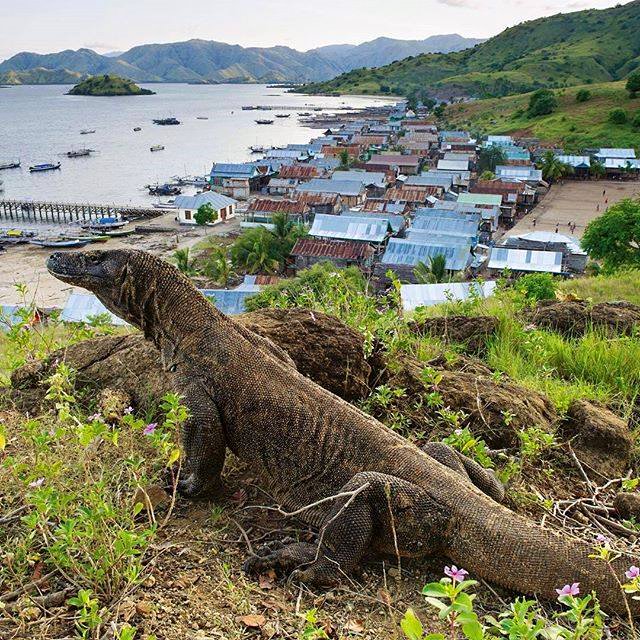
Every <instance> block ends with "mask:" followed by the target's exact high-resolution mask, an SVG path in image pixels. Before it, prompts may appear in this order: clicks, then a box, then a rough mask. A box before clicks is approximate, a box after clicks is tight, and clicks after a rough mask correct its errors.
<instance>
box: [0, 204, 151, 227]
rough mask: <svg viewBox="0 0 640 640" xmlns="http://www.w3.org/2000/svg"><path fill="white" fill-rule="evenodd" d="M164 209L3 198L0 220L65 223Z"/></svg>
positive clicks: (130, 216)
mask: <svg viewBox="0 0 640 640" xmlns="http://www.w3.org/2000/svg"><path fill="white" fill-rule="evenodd" d="M162 213H163V211H162V210H161V209H154V208H152V207H132V206H127V205H123V206H118V205H103V204H77V203H68V202H32V201H30V200H0V219H5V220H14V221H16V222H23V221H24V222H43V223H50V224H51V223H53V224H64V223H67V222H76V221H80V222H90V221H91V220H95V219H98V218H105V217H114V218H119V219H125V220H130V219H140V218H147V219H148V218H156V217H157V216H159V215H161V214H162Z"/></svg>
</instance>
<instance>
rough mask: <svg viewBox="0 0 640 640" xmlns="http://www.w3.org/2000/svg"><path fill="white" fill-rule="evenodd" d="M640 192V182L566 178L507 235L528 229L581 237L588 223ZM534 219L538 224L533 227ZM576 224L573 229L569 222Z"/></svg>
mask: <svg viewBox="0 0 640 640" xmlns="http://www.w3.org/2000/svg"><path fill="white" fill-rule="evenodd" d="M638 195H640V182H637V181H631V182H619V181H617V180H616V181H611V180H594V181H582V180H567V181H565V182H564V184H554V185H553V186H552V187H551V189H550V191H549V193H548V194H547V195H546V196H545V197H544V199H543V200H542V201H541V202H540V204H539V205H538V206H537V207H536V208H535V209H534V210H533V211H532V212H531V213H530V214H529V215H527V216H525V217H524V218H523V219H522V220H520V221H519V222H518V223H517V224H516V226H515V227H513V229H511V230H510V231H509V232H508V234H507V235H516V234H519V233H525V232H527V231H555V230H556V225H558V232H559V233H563V234H566V235H572V236H575V237H576V238H581V237H582V234H583V233H584V230H585V228H586V226H587V224H588V223H589V222H590V221H591V220H593V219H594V218H597V217H598V216H599V215H601V214H602V213H603V212H604V211H606V209H607V207H608V206H610V205H612V204H614V203H616V202H618V201H619V200H622V199H623V198H631V197H634V196H635V197H637V196H638ZM534 220H535V226H534ZM570 223H573V224H575V225H576V227H575V231H573V233H572V232H571V230H570V228H569V225H570Z"/></svg>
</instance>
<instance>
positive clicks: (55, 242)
mask: <svg viewBox="0 0 640 640" xmlns="http://www.w3.org/2000/svg"><path fill="white" fill-rule="evenodd" d="M29 244H32V245H35V246H36V247H42V248H43V249H71V248H73V247H84V246H85V245H86V244H87V241H86V240H80V239H73V240H69V239H65V238H43V239H42V240H39V239H38V238H36V239H35V240H29Z"/></svg>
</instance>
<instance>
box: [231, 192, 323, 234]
mask: <svg viewBox="0 0 640 640" xmlns="http://www.w3.org/2000/svg"><path fill="white" fill-rule="evenodd" d="M277 213H282V214H284V215H286V216H287V217H288V218H289V219H290V220H292V221H294V222H303V223H307V222H308V221H309V218H310V214H311V208H310V207H309V205H308V204H307V203H305V202H300V201H297V200H272V199H270V198H256V199H255V200H253V201H252V202H251V203H250V204H249V207H248V208H247V210H246V211H245V213H244V215H243V219H242V222H241V223H240V226H241V227H242V228H247V227H255V226H258V225H262V226H267V227H268V226H270V225H271V224H272V221H273V216H274V215H275V214H277Z"/></svg>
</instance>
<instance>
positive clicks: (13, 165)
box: [0, 160, 20, 170]
mask: <svg viewBox="0 0 640 640" xmlns="http://www.w3.org/2000/svg"><path fill="white" fill-rule="evenodd" d="M19 167H20V160H9V161H8V162H0V170H2V169H18V168H19Z"/></svg>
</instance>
